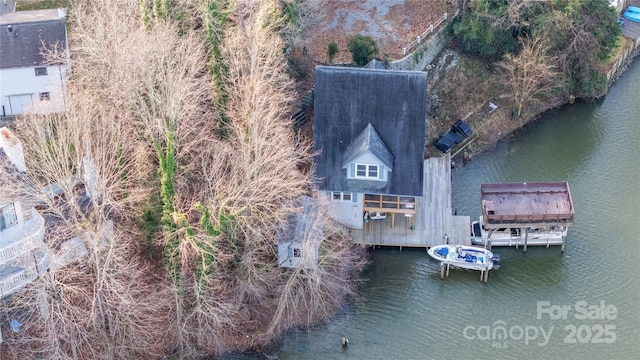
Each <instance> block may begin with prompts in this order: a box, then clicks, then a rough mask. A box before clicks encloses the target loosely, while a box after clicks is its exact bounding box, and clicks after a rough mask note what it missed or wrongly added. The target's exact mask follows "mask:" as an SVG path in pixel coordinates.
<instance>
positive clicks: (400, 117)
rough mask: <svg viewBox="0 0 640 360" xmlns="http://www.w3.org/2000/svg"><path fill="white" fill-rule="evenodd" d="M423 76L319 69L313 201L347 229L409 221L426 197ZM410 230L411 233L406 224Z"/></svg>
mask: <svg viewBox="0 0 640 360" xmlns="http://www.w3.org/2000/svg"><path fill="white" fill-rule="evenodd" d="M426 99H427V74H426V73H424V72H418V71H397V70H380V69H363V68H347V67H328V66H318V67H316V77H315V97H314V113H313V143H314V144H313V146H314V150H315V152H316V153H317V156H316V157H315V175H316V177H317V188H318V190H319V192H318V198H319V200H320V201H326V202H328V203H329V204H330V205H329V216H330V217H331V218H333V219H334V220H336V221H338V222H340V223H342V224H344V225H345V226H347V227H349V228H352V229H363V227H364V226H365V223H368V222H370V221H380V220H387V221H389V220H390V222H391V224H390V225H391V226H392V227H393V226H394V222H395V217H396V215H398V216H401V217H403V218H411V217H413V216H414V215H415V214H416V209H417V207H416V203H417V202H419V201H420V199H421V197H422V195H423V165H424V150H425V124H426V105H427V101H426ZM407 224H408V225H407V226H408V227H409V226H411V224H410V222H407Z"/></svg>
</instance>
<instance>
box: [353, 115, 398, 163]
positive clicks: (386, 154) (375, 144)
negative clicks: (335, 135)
mask: <svg viewBox="0 0 640 360" xmlns="http://www.w3.org/2000/svg"><path fill="white" fill-rule="evenodd" d="M366 151H370V152H371V153H372V154H373V155H375V156H377V157H378V159H380V161H382V163H384V164H385V165H387V166H388V167H389V168H392V167H393V155H392V154H391V152H390V151H389V149H387V146H386V145H385V144H384V141H382V139H381V138H380V135H378V133H377V132H376V129H374V128H373V125H371V123H369V124H367V127H366V128H364V130H362V132H361V133H360V135H358V137H357V138H356V139H355V140H354V141H353V143H351V145H349V147H348V148H347V151H345V152H344V155H343V156H342V165H343V166H344V165H346V164H347V163H348V162H350V161H351V160H353V159H355V158H356V157H357V156H359V155H360V154H362V153H364V152H366Z"/></svg>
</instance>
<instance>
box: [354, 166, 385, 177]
mask: <svg viewBox="0 0 640 360" xmlns="http://www.w3.org/2000/svg"><path fill="white" fill-rule="evenodd" d="M379 173H380V171H379V166H378V165H365V164H356V178H363V179H377V178H378V174H379Z"/></svg>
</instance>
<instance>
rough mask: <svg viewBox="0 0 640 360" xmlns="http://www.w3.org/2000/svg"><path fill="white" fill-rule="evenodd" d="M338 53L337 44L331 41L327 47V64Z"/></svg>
mask: <svg viewBox="0 0 640 360" xmlns="http://www.w3.org/2000/svg"><path fill="white" fill-rule="evenodd" d="M337 53H338V44H336V42H335V41H332V42H330V43H329V45H327V57H328V58H329V62H330V63H332V62H333V57H334V56H336V54H337Z"/></svg>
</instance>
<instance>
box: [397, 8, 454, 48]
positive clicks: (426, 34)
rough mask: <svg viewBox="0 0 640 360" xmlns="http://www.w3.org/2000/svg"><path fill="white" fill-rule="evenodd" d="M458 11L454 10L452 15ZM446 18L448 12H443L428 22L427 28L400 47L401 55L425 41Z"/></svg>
mask: <svg viewBox="0 0 640 360" xmlns="http://www.w3.org/2000/svg"><path fill="white" fill-rule="evenodd" d="M459 11H460V10H456V12H455V14H453V17H456V16H458V12H459ZM448 18H449V14H448V13H444V14H443V15H442V16H441V17H440V18H439V19H438V20H437V21H436V22H435V23H433V24H429V26H428V27H427V29H426V30H425V31H423V32H422V33H421V34H420V35H418V36H417V37H416V38H415V39H414V40H413V41H412V42H410V43H409V44H408V45H407V46H405V47H403V48H402V56H404V55H407V54H408V53H410V52H411V51H412V50H414V49H415V48H416V47H418V45H420V44H421V43H422V42H423V41H426V40H427V39H428V38H429V37H430V36H431V35H433V33H434V32H435V31H436V29H437V28H438V27H439V26H440V25H442V24H443V23H444V22H445V21H447V19H448Z"/></svg>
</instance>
